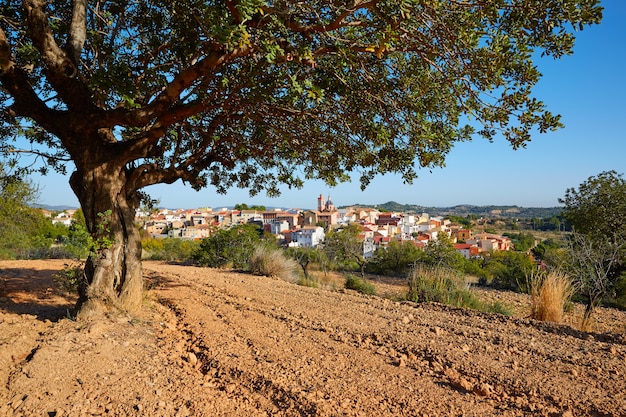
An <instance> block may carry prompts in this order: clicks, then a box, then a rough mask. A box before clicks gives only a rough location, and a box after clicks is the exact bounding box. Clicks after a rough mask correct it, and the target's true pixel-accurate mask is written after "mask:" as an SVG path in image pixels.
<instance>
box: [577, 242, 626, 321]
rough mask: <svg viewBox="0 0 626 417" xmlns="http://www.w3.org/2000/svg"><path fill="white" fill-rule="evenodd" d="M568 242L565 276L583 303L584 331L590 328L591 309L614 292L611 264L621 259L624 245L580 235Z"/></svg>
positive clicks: (615, 263)
mask: <svg viewBox="0 0 626 417" xmlns="http://www.w3.org/2000/svg"><path fill="white" fill-rule="evenodd" d="M568 242H569V245H568V260H569V262H568V264H567V266H568V267H569V273H570V274H571V276H572V277H573V278H574V284H575V285H576V288H577V290H578V293H579V294H580V295H582V296H583V297H584V298H585V301H586V306H585V312H584V314H583V319H582V325H581V327H582V328H583V330H586V329H589V328H590V326H591V319H592V315H593V312H594V310H595V308H596V307H598V306H599V305H600V304H601V302H602V299H603V298H604V297H606V296H607V295H609V294H611V292H612V291H613V290H614V289H615V285H616V283H617V282H618V279H619V275H616V274H617V272H616V269H615V265H617V264H618V262H619V260H620V258H621V255H620V254H621V252H622V251H623V249H624V246H625V243H622V244H614V243H613V242H611V241H610V240H608V239H606V240H604V241H603V240H600V239H597V238H596V239H590V238H589V237H588V236H586V235H584V234H581V233H572V234H571V236H570V239H569V241H568Z"/></svg>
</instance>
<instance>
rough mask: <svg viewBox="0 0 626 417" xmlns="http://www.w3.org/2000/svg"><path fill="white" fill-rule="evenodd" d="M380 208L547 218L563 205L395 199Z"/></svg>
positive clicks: (436, 213)
mask: <svg viewBox="0 0 626 417" xmlns="http://www.w3.org/2000/svg"><path fill="white" fill-rule="evenodd" d="M355 206H356V207H358V206H361V207H363V206H367V207H372V205H371V204H353V205H351V207H355ZM374 207H376V208H377V209H379V210H387V211H393V212H401V213H414V214H420V213H428V214H430V215H432V216H449V215H453V216H462V217H466V216H468V215H474V216H478V217H500V218H523V219H528V218H546V217H552V216H558V215H560V214H561V210H562V208H561V207H519V206H493V205H491V206H474V205H469V204H460V205H456V206H453V207H427V206H421V205H418V204H401V203H398V202H395V201H388V202H386V203H383V204H376V205H374Z"/></svg>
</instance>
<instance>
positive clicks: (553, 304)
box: [528, 271, 574, 323]
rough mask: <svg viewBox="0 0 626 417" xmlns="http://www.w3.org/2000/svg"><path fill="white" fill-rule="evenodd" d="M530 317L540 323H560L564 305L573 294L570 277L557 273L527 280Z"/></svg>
mask: <svg viewBox="0 0 626 417" xmlns="http://www.w3.org/2000/svg"><path fill="white" fill-rule="evenodd" d="M528 290H529V293H530V302H531V317H532V318H533V319H536V320H541V321H551V322H555V323H561V322H562V321H563V313H564V311H565V304H566V303H567V301H568V300H569V299H570V297H571V296H572V294H573V293H574V286H573V284H572V280H571V279H570V277H569V276H568V275H567V274H565V273H563V272H558V271H552V272H549V273H547V274H539V273H537V274H533V275H532V276H531V277H530V278H529V279H528Z"/></svg>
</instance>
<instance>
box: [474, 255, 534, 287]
mask: <svg viewBox="0 0 626 417" xmlns="http://www.w3.org/2000/svg"><path fill="white" fill-rule="evenodd" d="M536 268H537V267H536V265H535V263H534V262H533V260H532V259H531V257H530V256H528V255H527V254H526V253H522V252H514V251H493V252H491V254H490V257H489V258H488V259H487V260H486V266H485V269H486V270H487V271H488V274H487V275H486V276H487V278H486V279H485V281H483V280H482V279H481V282H487V283H490V285H492V286H494V287H496V288H502V289H508V290H513V291H521V292H526V288H525V283H526V277H527V276H529V275H530V274H532V272H533V271H534V270H535V269H536Z"/></svg>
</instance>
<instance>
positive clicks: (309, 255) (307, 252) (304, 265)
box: [285, 247, 323, 281]
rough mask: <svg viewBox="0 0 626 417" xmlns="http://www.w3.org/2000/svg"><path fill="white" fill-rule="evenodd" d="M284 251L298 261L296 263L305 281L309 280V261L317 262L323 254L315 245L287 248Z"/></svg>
mask: <svg viewBox="0 0 626 417" xmlns="http://www.w3.org/2000/svg"><path fill="white" fill-rule="evenodd" d="M285 253H286V255H287V256H288V257H290V258H292V259H293V260H295V261H296V262H297V263H298V265H300V268H301V269H302V274H303V275H304V279H305V281H310V280H311V277H310V276H309V265H310V264H311V262H319V261H321V260H322V256H323V252H322V251H320V250H319V249H318V248H317V247H314V248H305V247H293V248H287V249H286V251H285Z"/></svg>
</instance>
